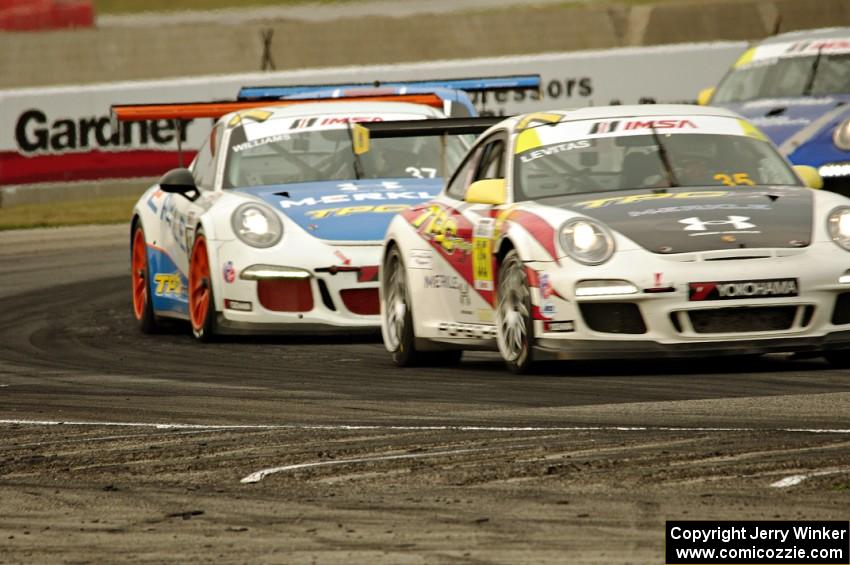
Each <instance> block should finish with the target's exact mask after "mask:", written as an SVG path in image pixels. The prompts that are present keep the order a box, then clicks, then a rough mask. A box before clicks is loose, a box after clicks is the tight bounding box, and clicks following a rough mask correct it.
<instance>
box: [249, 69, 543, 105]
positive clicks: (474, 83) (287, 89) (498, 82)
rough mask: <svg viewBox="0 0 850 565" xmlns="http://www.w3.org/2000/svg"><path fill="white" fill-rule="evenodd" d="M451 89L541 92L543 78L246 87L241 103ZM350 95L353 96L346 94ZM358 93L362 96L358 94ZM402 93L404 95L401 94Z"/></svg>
mask: <svg viewBox="0 0 850 565" xmlns="http://www.w3.org/2000/svg"><path fill="white" fill-rule="evenodd" d="M376 88H387V89H413V90H414V91H415V90H420V91H422V90H427V89H439V88H445V89H451V90H463V91H465V92H499V91H506V90H538V91H539V90H540V75H536V74H535V75H508V76H496V77H477V78H449V79H428V80H402V81H386V82H383V81H378V80H376V81H373V82H354V83H327V84H302V85H292V86H245V87H243V88H242V89H241V90H240V91H239V96H238V98H239V100H276V99H280V98H285V97H290V96H298V95H303V94H308V93H311V92H316V91H321V90H324V91H337V93H336V94H335V96H336V97H338V98H348V97H349V96H357V95H359V94H364V93H365V92H364V89H376ZM346 91H351V92H346ZM358 91H359V92H358ZM402 92H403V91H402Z"/></svg>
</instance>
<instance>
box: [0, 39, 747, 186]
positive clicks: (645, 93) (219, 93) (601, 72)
mask: <svg viewBox="0 0 850 565" xmlns="http://www.w3.org/2000/svg"><path fill="white" fill-rule="evenodd" d="M746 47H747V45H746V43H744V42H718V43H703V44H682V45H666V46H656V47H634V48H621V49H608V50H604V51H578V52H572V53H543V54H538V55H522V56H511V57H498V58H482V59H463V60H447V61H435V62H428V63H411V64H398V65H375V66H363V67H339V68H321V69H308V70H299V71H286V72H274V73H251V74H241V75H222V76H207V77H194V78H185V79H168V80H155V81H137V82H115V83H106V84H92V85H81V86H62V87H44V88H28V89H19V90H0V185H12V184H27V183H39V182H56V181H71V180H92V179H102V178H131V177H138V176H156V175H159V174H161V173H163V172H164V171H166V170H168V169H170V168H172V167H175V166H177V164H178V154H177V131H176V129H175V127H174V125H173V124H172V123H171V122H169V121H166V120H160V121H150V122H141V123H124V124H121V125H120V127H119V128H117V130H113V128H112V125H111V123H110V119H109V107H110V106H111V105H113V104H141V103H151V102H207V101H214V100H232V99H234V98H235V97H236V94H237V92H238V91H239V89H240V88H241V87H243V86H267V85H298V84H324V83H341V82H372V81H375V80H381V81H390V80H408V79H416V80H424V79H446V78H463V77H475V76H498V75H514V74H531V73H538V74H540V75H541V77H542V81H543V85H542V89H541V95H539V96H538V95H537V94H536V93H529V92H501V93H496V94H494V93H487V94H478V95H475V96H474V101H475V105H476V107H477V108H478V109H479V111H480V112H481V113H482V114H485V115H511V114H517V113H524V112H531V111H540V110H548V109H562V108H570V107H579V106H588V105H603V104H611V103H615V104H617V103H620V104H632V103H653V102H692V101H693V100H694V99H695V98H696V94H697V92H698V91H699V90H700V89H701V88H704V87H706V86H712V85H714V84H716V83H717V81H718V80H719V79H720V78H721V77H722V76H723V74H724V73H725V72H726V70H727V69H728V68H729V67H730V66H731V64H732V63H733V62H734V61H735V60H736V58H737V57H738V56H739V55H740V53H741V52H742V51H743V50H744V49H745V48H746ZM211 123H212V122H211V120H194V121H191V122H190V123H188V125H187V127H186V128H185V131H184V132H183V140H182V141H183V148H184V149H185V150H186V155H185V157H186V159H187V162H188V159H190V158H191V157H192V156H193V154H194V151H195V150H196V149H197V148H198V147H199V146H200V145H201V143H202V142H203V139H204V137H205V136H206V135H207V134H208V133H209V130H210V126H211Z"/></svg>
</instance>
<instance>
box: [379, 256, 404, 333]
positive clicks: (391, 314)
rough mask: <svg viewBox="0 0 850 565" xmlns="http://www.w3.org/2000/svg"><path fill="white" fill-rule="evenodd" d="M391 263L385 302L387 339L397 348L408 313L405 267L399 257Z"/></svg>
mask: <svg viewBox="0 0 850 565" xmlns="http://www.w3.org/2000/svg"><path fill="white" fill-rule="evenodd" d="M391 261H392V262H391V263H390V269H389V271H390V277H389V280H388V281H387V287H386V291H387V298H386V301H385V304H384V308H385V312H386V314H385V315H386V318H387V324H386V325H387V341H388V342H389V346H390V347H391V348H392V349H393V350H396V349H398V347H399V345H400V344H401V336H402V335H404V318H405V315H406V314H407V296H406V291H407V288H406V285H405V281H404V268H403V267H402V265H401V261H399V260H398V257H394V258H393V259H392V260H391Z"/></svg>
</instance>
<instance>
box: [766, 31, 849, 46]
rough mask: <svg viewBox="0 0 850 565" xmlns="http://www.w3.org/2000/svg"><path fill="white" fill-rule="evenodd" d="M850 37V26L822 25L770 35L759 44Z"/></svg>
mask: <svg viewBox="0 0 850 565" xmlns="http://www.w3.org/2000/svg"><path fill="white" fill-rule="evenodd" d="M848 37H850V27H822V28H818V29H804V30H799V31H789V32H786V33H780V34H779V35H774V36H772V37H768V38H767V39H765V40H763V41H761V42H760V43H759V45H772V44H775V43H787V42H789V41H801V40H806V39H838V38H848Z"/></svg>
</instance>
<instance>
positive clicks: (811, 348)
mask: <svg viewBox="0 0 850 565" xmlns="http://www.w3.org/2000/svg"><path fill="white" fill-rule="evenodd" d="M840 349H850V330H847V331H840V332H833V333H830V334H827V335H824V336H820V337H788V338H771V339H745V340H737V341H712V342H697V343H658V342H657V341H647V340H623V341H600V340H580V339H575V340H569V341H564V340H561V339H547V338H538V339H537V341H536V343H535V347H534V350H535V358H536V359H539V360H541V361H545V360H555V359H573V360H584V359H654V358H667V359H674V358H688V357H709V356H719V355H728V356H733V355H761V354H765V353H815V354H821V353H825V352H828V351H836V350H840Z"/></svg>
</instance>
